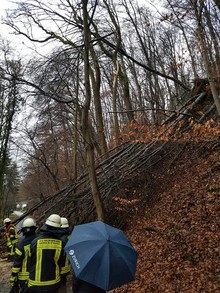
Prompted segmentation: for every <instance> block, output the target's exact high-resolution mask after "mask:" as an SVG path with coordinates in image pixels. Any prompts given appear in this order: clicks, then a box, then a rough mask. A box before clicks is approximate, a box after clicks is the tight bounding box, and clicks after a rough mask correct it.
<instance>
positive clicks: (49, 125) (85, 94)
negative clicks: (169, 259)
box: [0, 0, 220, 220]
mask: <svg viewBox="0 0 220 293" xmlns="http://www.w3.org/2000/svg"><path fill="white" fill-rule="evenodd" d="M219 9H220V5H219V1H181V3H178V2H177V1H168V0H167V1H160V6H158V5H157V4H156V3H155V2H151V1H149V2H148V1H143V2H136V1H123V0H120V1H105V0H104V1H101V2H100V1H69V0H65V1H51V2H47V3H44V1H39V0H37V1H36V0H34V1H33V0H28V1H25V2H22V1H19V2H18V3H16V4H15V5H14V6H13V8H12V9H10V10H8V11H7V16H6V17H5V18H4V19H2V22H3V23H4V24H6V25H7V26H8V29H9V31H10V32H12V33H14V34H15V35H16V36H19V37H20V38H21V40H24V41H23V43H24V48H25V44H28V46H29V51H28V54H26V55H25V54H24V53H23V54H20V56H19V54H18V52H17V51H16V47H15V48H13V47H12V46H11V44H10V42H8V41H7V40H5V39H4V36H2V37H1V66H0V88H1V90H0V103H1V108H0V111H1V116H0V117H1V120H0V137H1V145H0V202H1V218H4V217H5V216H7V215H9V214H10V212H11V211H12V210H13V209H14V208H15V206H16V203H22V202H28V206H29V207H33V206H35V205H36V204H38V203H39V202H42V201H45V200H46V199H47V198H48V196H49V195H51V194H56V193H59V191H60V190H61V191H62V190H63V188H66V186H72V184H75V182H77V180H78V178H80V176H82V174H84V173H85V172H88V180H87V182H89V190H90V192H91V197H92V198H93V201H94V202H93V204H94V207H95V209H96V214H97V218H98V219H101V220H104V219H105V216H106V214H105V206H104V204H103V198H102V192H101V191H100V189H101V188H100V185H99V182H98V179H97V176H98V173H99V171H100V169H99V170H98V171H97V167H96V166H97V164H100V163H101V162H102V161H103V160H107V159H108V157H109V152H108V151H109V150H111V149H114V148H115V147H117V146H120V145H121V143H124V142H126V141H132V142H135V143H148V142H149V141H152V140H165V139H166V140H171V139H179V138H180V137H179V136H178V135H179V134H180V136H181V135H182V132H183V130H184V131H185V129H188V130H189V128H190V131H191V132H188V135H186V136H185V137H184V139H185V140H189V139H193V137H195V139H196V137H197V136H198V131H194V132H192V131H193V129H197V130H198V129H200V130H201V129H203V130H201V131H202V132H201V131H200V130H199V131H200V133H199V136H201V133H205V129H207V133H209V130H210V129H212V133H214V132H215V135H218V130H219V122H218V120H219V115H220V98H219V68H220V57H219V56H220V55H219V27H220V26H219V16H220V13H219ZM25 42H26V43H25ZM27 42H28V43H27ZM30 49H31V51H30ZM30 52H31V53H30ZM201 94H202V96H201ZM197 98H198V100H197ZM202 98H203V104H202V107H197V108H196V109H195V110H194V111H192V109H194V108H193V106H194V105H199V103H200V101H201V100H202ZM204 99H205V101H206V102H205V104H204ZM177 123H183V124H178V126H177ZM192 125H194V126H195V125H196V127H195V128H194V126H192ZM198 125H199V126H198ZM183 127H184V128H183ZM174 132H175V134H174ZM140 133H141V137H140V135H139V134H140ZM161 135H162V136H161ZM212 135H213V134H211V135H209V138H210V137H211V138H212ZM181 138H182V139H183V137H182V136H181ZM74 186H75V185H74ZM83 204H84V203H82V205H83Z"/></svg>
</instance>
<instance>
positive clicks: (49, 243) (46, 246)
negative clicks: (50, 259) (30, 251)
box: [29, 238, 62, 286]
mask: <svg viewBox="0 0 220 293" xmlns="http://www.w3.org/2000/svg"><path fill="white" fill-rule="evenodd" d="M44 250H56V252H55V255H54V260H55V263H56V271H55V279H54V280H51V281H41V266H42V257H43V251H44ZM61 250H62V241H60V240H59V239H53V238H45V239H39V240H38V241H37V254H36V271H35V280H29V284H30V286H33V285H35V286H44V285H53V284H56V283H58V282H59V281H60V268H59V265H58V263H57V262H58V260H59V257H60V254H61ZM42 284H43V285H42Z"/></svg>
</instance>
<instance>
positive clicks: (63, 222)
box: [61, 217, 69, 228]
mask: <svg viewBox="0 0 220 293" xmlns="http://www.w3.org/2000/svg"><path fill="white" fill-rule="evenodd" d="M61 228H69V222H68V220H67V218H64V217H61Z"/></svg>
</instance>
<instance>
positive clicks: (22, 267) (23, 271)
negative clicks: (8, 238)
mask: <svg viewBox="0 0 220 293" xmlns="http://www.w3.org/2000/svg"><path fill="white" fill-rule="evenodd" d="M36 237H37V235H36V234H35V233H31V234H28V235H25V236H24V238H23V239H21V240H20V241H19V242H18V244H17V247H16V248H15V256H14V265H13V267H12V276H18V280H19V281H26V280H28V279H29V264H30V245H31V242H32V241H33V239H34V238H36Z"/></svg>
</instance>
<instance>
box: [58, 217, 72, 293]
mask: <svg viewBox="0 0 220 293" xmlns="http://www.w3.org/2000/svg"><path fill="white" fill-rule="evenodd" d="M70 233H71V230H70V227H69V222H68V220H67V218H65V217H61V239H62V241H63V243H64V246H65V245H66V243H67V241H68V240H69V236H70ZM70 270H71V265H70V261H69V259H68V257H67V255H66V254H65V265H64V267H63V268H61V272H62V276H63V277H62V282H61V287H60V290H59V293H66V292H67V288H66V282H67V275H68V274H69V273H70Z"/></svg>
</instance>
